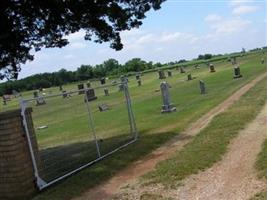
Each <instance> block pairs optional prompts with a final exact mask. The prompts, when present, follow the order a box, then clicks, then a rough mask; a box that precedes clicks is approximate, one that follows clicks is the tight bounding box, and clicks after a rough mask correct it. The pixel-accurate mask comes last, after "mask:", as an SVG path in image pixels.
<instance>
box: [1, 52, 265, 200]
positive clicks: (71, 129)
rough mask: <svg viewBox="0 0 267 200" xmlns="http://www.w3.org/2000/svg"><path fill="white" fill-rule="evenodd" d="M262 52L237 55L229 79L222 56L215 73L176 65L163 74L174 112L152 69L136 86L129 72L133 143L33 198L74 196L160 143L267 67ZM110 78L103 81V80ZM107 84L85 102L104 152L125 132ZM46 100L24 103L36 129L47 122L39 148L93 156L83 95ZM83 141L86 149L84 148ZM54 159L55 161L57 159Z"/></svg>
mask: <svg viewBox="0 0 267 200" xmlns="http://www.w3.org/2000/svg"><path fill="white" fill-rule="evenodd" d="M263 56H265V57H266V54H264V55H262V54H261V53H259V54H250V55H247V56H244V57H240V58H238V59H237V60H238V62H239V65H240V68H241V74H242V75H243V78H241V79H233V66H232V64H231V63H230V62H227V61H226V60H225V61H218V62H213V64H214V66H215V69H216V72H215V73H210V72H209V69H208V67H207V66H206V65H204V64H202V65H200V69H194V67H192V66H191V67H187V68H186V71H187V73H191V74H192V76H193V77H196V79H194V80H192V81H186V79H187V78H186V75H187V73H186V74H180V73H179V71H178V70H172V72H173V76H172V77H168V78H167V79H166V80H165V81H167V82H168V83H169V84H170V85H171V86H172V88H171V89H170V93H171V100H172V103H174V105H175V106H176V107H177V112H174V113H170V114H161V112H160V111H161V104H162V99H161V95H160V92H156V91H155V90H157V89H159V85H160V82H161V81H162V80H159V79H158V74H157V72H151V73H147V74H144V75H143V76H142V77H141V79H142V86H141V87H138V86H137V81H136V80H135V77H134V76H133V77H130V78H129V80H130V82H129V89H130V94H131V98H132V104H133V111H134V114H135V117H136V124H137V128H138V132H139V134H140V138H139V140H138V142H137V143H135V144H132V145H131V146H129V147H127V148H126V149H124V150H122V151H121V152H119V153H117V154H115V155H113V156H111V157H109V158H107V159H105V160H104V161H102V162H100V163H97V164H95V165H94V166H92V167H90V168H87V169H85V170H83V171H82V172H80V173H78V174H77V175H75V176H72V177H70V178H68V179H67V180H65V181H64V182H63V183H60V184H58V185H56V186H55V187H52V188H49V189H48V190H46V191H44V192H42V193H40V194H39V195H38V196H37V197H36V198H35V199H69V198H71V197H73V196H77V195H79V194H80V193H81V192H82V191H84V190H85V189H87V188H88V187H92V186H94V185H96V184H98V183H100V182H102V181H103V180H106V179H107V178H109V177H110V176H112V175H114V173H116V172H117V171H118V170H120V169H122V168H124V167H126V166H127V165H128V164H129V163H131V162H133V161H135V160H137V159H138V158H140V157H141V156H144V155H145V154H147V153H149V152H150V151H152V150H153V149H155V148H157V147H158V146H160V145H162V144H163V143H164V142H166V141H167V140H168V139H170V138H171V137H173V136H174V135H177V134H179V133H180V132H181V131H182V130H184V129H185V128H186V127H187V126H188V125H189V124H190V123H191V122H193V121H195V120H197V119H198V118H199V117H200V116H201V115H203V114H204V113H206V112H207V111H208V110H210V109H211V108H213V107H214V106H216V105H217V104H219V103H220V102H222V101H223V100H224V99H226V98H227V97H228V96H230V95H231V94H232V93H233V92H234V91H236V90H237V89H239V88H240V87H242V86H243V85H244V84H246V83H248V82H249V81H251V80H252V79H254V78H255V77H257V76H258V75H259V74H262V73H264V72H267V64H266V63H265V64H264V65H262V64H260V60H261V58H262V57H263ZM265 59H266V58H265ZM166 75H167V73H166ZM200 79H201V80H204V82H205V83H206V88H207V94H206V95H200V92H199V83H198V81H199V80H200ZM111 81H112V80H108V83H111ZM93 86H99V82H94V83H93ZM63 87H64V89H65V90H67V91H70V90H75V89H76V88H77V84H70V85H66V86H63ZM109 89H110V96H108V97H106V96H104V91H103V88H99V89H96V95H97V96H98V99H97V100H95V101H92V102H90V109H91V111H92V115H93V122H94V125H95V130H96V134H97V138H98V139H101V140H102V141H103V142H101V143H100V147H101V148H100V150H102V151H104V152H107V150H109V149H112V148H113V146H117V145H119V144H121V142H122V141H124V138H125V139H128V136H129V134H130V132H129V124H128V115H127V110H126V105H125V99H124V96H123V95H124V94H123V93H121V92H118V88H117V86H112V87H109ZM49 90H51V91H52V93H53V94H55V93H57V92H59V90H58V88H49V89H46V91H45V92H46V93H48V91H49ZM23 96H24V97H26V98H30V97H32V91H29V92H26V93H24V94H23ZM46 101H47V104H46V105H43V106H35V103H34V102H33V103H29V106H32V107H33V120H34V125H35V128H37V127H39V126H44V125H46V126H48V128H46V129H43V130H36V134H37V140H38V143H39V146H40V149H41V151H44V152H46V153H48V154H49V153H51V151H52V150H53V149H55V150H56V151H57V152H60V153H59V154H60V156H61V157H68V156H69V155H70V154H68V152H67V150H68V149H70V148H77V146H79V148H80V149H81V148H82V149H83V150H84V148H86V149H87V150H86V151H85V152H86V153H88V149H90V152H91V155H92V157H95V156H96V151H95V149H94V144H93V143H90V140H91V139H92V132H91V127H90V125H89V123H88V112H87V110H86V104H85V103H84V99H83V95H76V94H75V95H73V96H72V97H71V98H68V99H63V98H62V97H61V96H59V97H54V98H49V99H47V100H46ZM102 103H105V104H107V105H109V107H110V110H108V111H105V112H99V110H98V105H99V104H102ZM16 106H17V103H16V102H15V101H13V102H8V106H7V107H5V108H4V109H5V110H7V109H11V108H15V107H16ZM1 109H3V108H1ZM86 142H88V145H90V148H87V146H86V144H85V143H86ZM79 148H78V149H79ZM81 152H82V151H81ZM81 152H80V153H79V154H78V155H72V156H70V157H71V158H72V159H74V160H75V159H76V158H77V157H79V156H81V154H82V153H81ZM88 158H91V157H88ZM57 162H58V163H59V165H60V162H59V161H57ZM49 165H51V163H50V164H49ZM54 176H55V175H54Z"/></svg>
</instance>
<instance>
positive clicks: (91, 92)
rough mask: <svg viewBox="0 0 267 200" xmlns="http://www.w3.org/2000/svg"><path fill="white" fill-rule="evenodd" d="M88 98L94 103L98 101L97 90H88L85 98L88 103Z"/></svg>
mask: <svg viewBox="0 0 267 200" xmlns="http://www.w3.org/2000/svg"><path fill="white" fill-rule="evenodd" d="M86 97H87V100H88V101H93V100H95V99H97V97H96V96H95V90H94V89H93V88H90V89H88V90H86V96H84V98H85V101H86Z"/></svg>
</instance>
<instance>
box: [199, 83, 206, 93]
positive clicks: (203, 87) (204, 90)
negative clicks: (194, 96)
mask: <svg viewBox="0 0 267 200" xmlns="http://www.w3.org/2000/svg"><path fill="white" fill-rule="evenodd" d="M199 88H200V94H206V86H205V83H204V81H203V80H200V81H199Z"/></svg>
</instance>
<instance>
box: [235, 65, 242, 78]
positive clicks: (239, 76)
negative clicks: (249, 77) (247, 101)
mask: <svg viewBox="0 0 267 200" xmlns="http://www.w3.org/2000/svg"><path fill="white" fill-rule="evenodd" d="M241 77H242V75H241V73H240V68H239V66H236V67H235V68H234V78H241Z"/></svg>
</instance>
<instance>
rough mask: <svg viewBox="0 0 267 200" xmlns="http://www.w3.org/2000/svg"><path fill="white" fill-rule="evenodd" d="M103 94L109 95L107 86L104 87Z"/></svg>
mask: <svg viewBox="0 0 267 200" xmlns="http://www.w3.org/2000/svg"><path fill="white" fill-rule="evenodd" d="M104 93H105V96H109V91H108V89H107V88H105V89H104Z"/></svg>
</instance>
